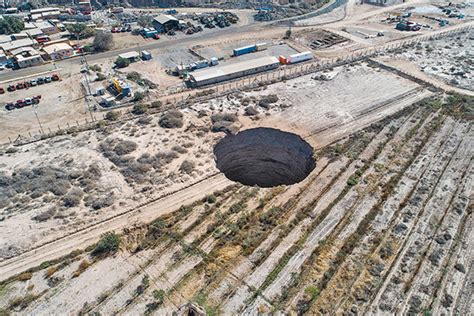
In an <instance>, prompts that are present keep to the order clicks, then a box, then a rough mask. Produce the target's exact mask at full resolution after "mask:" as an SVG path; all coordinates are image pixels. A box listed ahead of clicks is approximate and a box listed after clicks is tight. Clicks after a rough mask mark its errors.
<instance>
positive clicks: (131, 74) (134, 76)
mask: <svg viewBox="0 0 474 316" xmlns="http://www.w3.org/2000/svg"><path fill="white" fill-rule="evenodd" d="M127 79H128V80H131V81H138V80H140V79H142V75H141V74H140V73H138V72H136V71H132V72H129V73H128V74H127Z"/></svg>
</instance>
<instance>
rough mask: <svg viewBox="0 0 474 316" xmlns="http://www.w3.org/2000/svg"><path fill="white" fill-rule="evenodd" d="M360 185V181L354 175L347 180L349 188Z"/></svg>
mask: <svg viewBox="0 0 474 316" xmlns="http://www.w3.org/2000/svg"><path fill="white" fill-rule="evenodd" d="M358 183H359V179H358V178H357V177H356V176H354V175H352V176H350V177H349V179H347V185H349V186H354V185H357V184H358Z"/></svg>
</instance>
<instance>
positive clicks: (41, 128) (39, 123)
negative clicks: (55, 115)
mask: <svg viewBox="0 0 474 316" xmlns="http://www.w3.org/2000/svg"><path fill="white" fill-rule="evenodd" d="M36 107H37V105H36V104H35V105H33V111H35V116H36V120H37V121H38V125H39V128H40V131H41V134H44V131H43V126H42V125H41V122H40V120H39V117H38V112H36Z"/></svg>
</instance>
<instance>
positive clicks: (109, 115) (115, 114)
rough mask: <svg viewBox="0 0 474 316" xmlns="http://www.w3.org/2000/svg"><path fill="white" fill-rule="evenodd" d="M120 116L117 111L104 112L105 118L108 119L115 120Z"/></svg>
mask: <svg viewBox="0 0 474 316" xmlns="http://www.w3.org/2000/svg"><path fill="white" fill-rule="evenodd" d="M119 117H120V112H118V111H109V112H107V114H105V119H106V120H108V121H116V120H118V118H119Z"/></svg>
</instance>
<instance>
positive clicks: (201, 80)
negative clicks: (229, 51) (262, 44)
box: [189, 56, 280, 87]
mask: <svg viewBox="0 0 474 316" xmlns="http://www.w3.org/2000/svg"><path fill="white" fill-rule="evenodd" d="M279 65H280V62H279V60H278V58H276V57H273V56H266V57H259V58H255V59H251V60H247V61H241V62H236V63H232V64H230V65H223V66H220V67H212V68H207V69H203V70H198V71H195V72H194V73H192V74H191V76H190V77H191V78H190V81H189V82H190V84H191V86H194V87H201V86H205V85H209V84H214V83H218V82H222V81H226V80H232V79H236V78H239V77H244V76H248V75H253V74H256V73H259V72H262V71H268V70H271V69H276V68H278V66H279Z"/></svg>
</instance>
